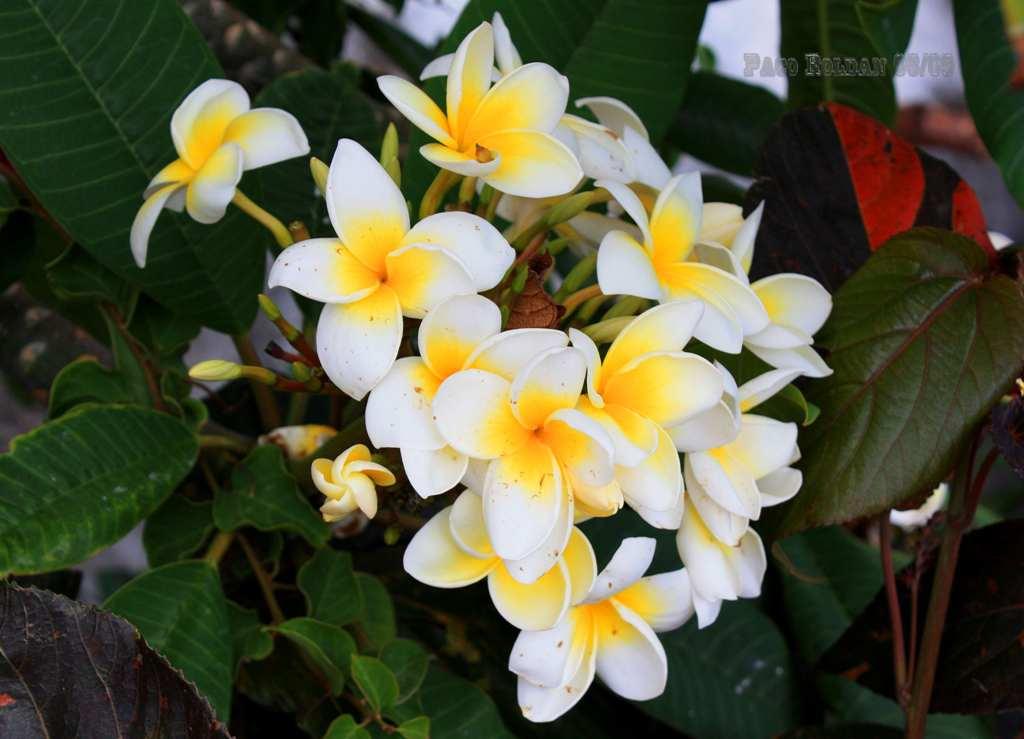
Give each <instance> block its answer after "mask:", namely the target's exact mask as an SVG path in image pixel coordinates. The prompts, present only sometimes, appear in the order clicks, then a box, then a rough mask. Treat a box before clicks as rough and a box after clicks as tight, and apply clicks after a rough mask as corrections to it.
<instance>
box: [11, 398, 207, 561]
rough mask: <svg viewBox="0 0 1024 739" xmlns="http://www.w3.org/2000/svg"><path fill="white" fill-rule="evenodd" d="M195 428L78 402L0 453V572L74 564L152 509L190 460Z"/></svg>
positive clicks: (122, 408)
mask: <svg viewBox="0 0 1024 739" xmlns="http://www.w3.org/2000/svg"><path fill="white" fill-rule="evenodd" d="M196 451H197V445H196V439H195V436H194V435H193V434H192V433H191V432H190V431H189V430H188V429H186V428H185V427H184V426H183V425H182V424H181V423H180V422H178V421H176V420H175V419H173V418H170V417H168V416H166V415H163V414H160V413H156V412H155V411H150V410H145V409H142V408H131V407H126V406H117V405H106V406H83V407H82V408H81V409H79V410H76V411H75V412H73V413H70V414H68V415H66V416H64V417H62V418H60V419H57V420H56V421H51V422H49V423H47V424H45V425H43V426H40V427H39V428H37V429H36V430H34V431H32V432H30V433H28V434H25V435H24V436H19V437H18V438H16V439H15V440H14V441H13V442H12V443H11V451H10V452H8V453H7V454H4V455H0V485H2V490H3V498H2V504H0V541H2V542H3V544H2V546H0V572H3V573H8V572H17V573H31V572H46V571H48V570H56V569H60V568H61V567H66V566H67V565H72V564H76V563H78V562H81V561H82V560H83V559H85V558H86V557H88V556H90V555H91V554H94V553H95V552H98V551H99V550H100V549H102V548H103V547H106V546H109V545H110V544H113V543H114V542H115V541H117V540H118V539H120V538H121V537H122V536H124V535H125V534H127V533H128V532H129V531H131V529H132V527H134V526H135V524H137V523H138V522H139V521H141V520H142V519H143V518H145V517H146V516H147V515H149V514H150V513H151V512H153V510H155V509H156V507H157V506H159V505H160V503H161V502H162V501H163V500H164V498H166V497H167V496H168V495H169V494H170V492H171V491H172V490H173V489H174V486H175V485H177V484H178V482H180V481H181V479H182V477H184V476H185V474H186V473H187V472H188V470H189V469H190V468H191V466H192V464H193V462H194V461H195V457H196Z"/></svg>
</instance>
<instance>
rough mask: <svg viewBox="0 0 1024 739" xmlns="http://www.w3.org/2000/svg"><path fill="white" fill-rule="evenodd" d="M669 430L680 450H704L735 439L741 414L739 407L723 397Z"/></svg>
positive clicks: (738, 430) (738, 431)
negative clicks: (710, 406)
mask: <svg viewBox="0 0 1024 739" xmlns="http://www.w3.org/2000/svg"><path fill="white" fill-rule="evenodd" d="M667 431H668V433H669V436H671V437H672V442H673V443H674V444H675V445H676V449H677V450H679V451H680V452H703V451H707V450H708V449H715V448H717V447H720V446H724V445H725V444H728V443H729V442H730V441H732V440H733V439H735V438H736V437H737V436H738V435H739V433H740V416H739V412H738V409H735V408H733V407H732V404H730V403H729V401H728V400H724V399H723V400H721V401H719V402H718V404H717V405H715V406H713V407H712V408H710V409H709V410H706V411H704V412H703V413H701V414H700V415H698V416H695V417H693V418H691V419H690V420H689V421H685V422H684V423H681V424H679V425H678V426H672V427H670V428H668V429H667Z"/></svg>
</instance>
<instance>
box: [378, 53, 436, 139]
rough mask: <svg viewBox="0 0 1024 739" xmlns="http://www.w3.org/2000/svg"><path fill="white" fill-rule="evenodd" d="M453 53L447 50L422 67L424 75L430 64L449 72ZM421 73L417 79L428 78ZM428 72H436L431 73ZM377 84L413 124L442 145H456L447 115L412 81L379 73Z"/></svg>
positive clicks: (389, 100)
mask: <svg viewBox="0 0 1024 739" xmlns="http://www.w3.org/2000/svg"><path fill="white" fill-rule="evenodd" d="M453 56H454V54H447V55H445V56H443V57H440V58H438V59H435V60H434V61H432V62H431V63H430V64H428V65H427V66H426V67H424V69H423V75H427V72H428V70H430V69H431V67H437V68H440V67H442V66H443V67H444V71H443V72H441V73H440V74H448V69H449V67H450V66H451V60H452V57H453ZM423 75H421V76H420V79H426V78H427V77H426V76H423ZM429 76H438V75H435V74H433V73H432V74H430V75H429ZM377 86H378V87H380V91H381V93H382V94H383V95H384V97H386V98H387V99H388V102H389V103H391V104H392V105H394V106H395V108H396V109H397V110H398V112H399V113H401V114H402V115H404V116H405V117H406V118H408V119H409V122H410V123H412V125H414V126H416V128H418V129H420V130H421V131H423V133H425V134H427V136H429V137H430V138H432V139H434V140H435V141H438V142H440V143H441V144H443V145H444V146H455V139H454V138H452V135H451V133H450V132H449V131H448V119H447V118H445V115H444V113H443V112H442V111H441V109H440V108H439V107H437V103H435V102H434V101H433V100H431V99H430V96H429V95H427V93H425V92H423V90H421V89H420V88H418V87H416V85H414V84H412V83H411V82H409V81H407V80H403V79H402V78H401V77H395V76H394V75H390V74H387V75H384V76H382V77H378V78H377Z"/></svg>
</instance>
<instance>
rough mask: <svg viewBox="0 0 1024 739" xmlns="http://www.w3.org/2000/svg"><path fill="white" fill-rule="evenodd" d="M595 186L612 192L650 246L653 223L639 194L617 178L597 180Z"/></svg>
mask: <svg viewBox="0 0 1024 739" xmlns="http://www.w3.org/2000/svg"><path fill="white" fill-rule="evenodd" d="M594 187H600V188H604V189H605V190H607V191H608V192H609V193H611V196H612V197H613V198H615V201H616V202H617V203H618V204H619V205H621V206H622V209H623V210H625V211H626V213H627V214H628V215H629V217H630V218H632V219H633V223H635V224H636V226H637V228H639V229H640V233H641V234H643V237H644V238H643V245H644V247H647V246H649V245H650V244H651V223H650V220H649V219H648V218H647V210H646V209H645V208H644V204H643V203H642V202H640V198H639V197H638V196H637V194H636V193H635V192H633V191H632V190H630V189H629V188H628V187H627V186H626V185H623V184H622V183H621V182H616V181H615V180H597V181H596V182H595V183H594Z"/></svg>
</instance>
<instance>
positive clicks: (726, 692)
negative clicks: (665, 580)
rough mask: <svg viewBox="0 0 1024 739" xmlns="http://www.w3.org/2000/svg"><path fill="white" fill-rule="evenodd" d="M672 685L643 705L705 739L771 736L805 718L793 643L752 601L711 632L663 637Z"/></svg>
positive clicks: (688, 629) (727, 611)
mask: <svg viewBox="0 0 1024 739" xmlns="http://www.w3.org/2000/svg"><path fill="white" fill-rule="evenodd" d="M659 637H660V639H661V643H662V644H663V645H664V647H665V654H666V655H667V657H668V686H667V687H666V688H665V692H664V694H662V695H661V696H660V697H659V698H655V699H654V700H653V701H647V702H644V703H638V704H637V706H638V707H639V708H640V709H641V710H643V711H644V712H646V713H649V714H651V715H652V716H655V717H656V718H659V719H661V720H662V721H664V722H665V723H667V724H668V725H669V726H672V727H673V728H675V729H677V730H678V731H682V732H684V733H686V734H690V735H692V736H699V737H709V738H711V737H734V736H772V735H774V734H778V733H781V732H782V731H784V730H786V729H788V728H790V727H792V726H795V725H796V724H797V722H798V721H799V719H800V712H799V692H798V689H797V682H796V675H795V674H794V670H793V664H792V659H791V656H790V654H789V650H788V648H787V647H786V641H785V639H784V638H783V636H782V633H781V632H780V631H779V630H778V628H777V627H776V626H775V624H774V623H772V621H771V619H769V618H768V617H767V616H765V615H764V613H762V612H761V611H760V610H759V609H758V607H757V606H756V605H755V604H753V603H751V602H749V601H737V602H735V603H725V604H723V606H722V613H721V615H720V616H719V617H718V620H717V621H715V623H714V624H712V625H711V626H709V627H707V628H705V629H702V630H700V631H698V630H697V624H696V623H695V622H694V621H691V622H690V623H688V624H686V625H685V626H683V627H682V628H681V629H677V630H676V631H673V632H670V633H667V634H659Z"/></svg>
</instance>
